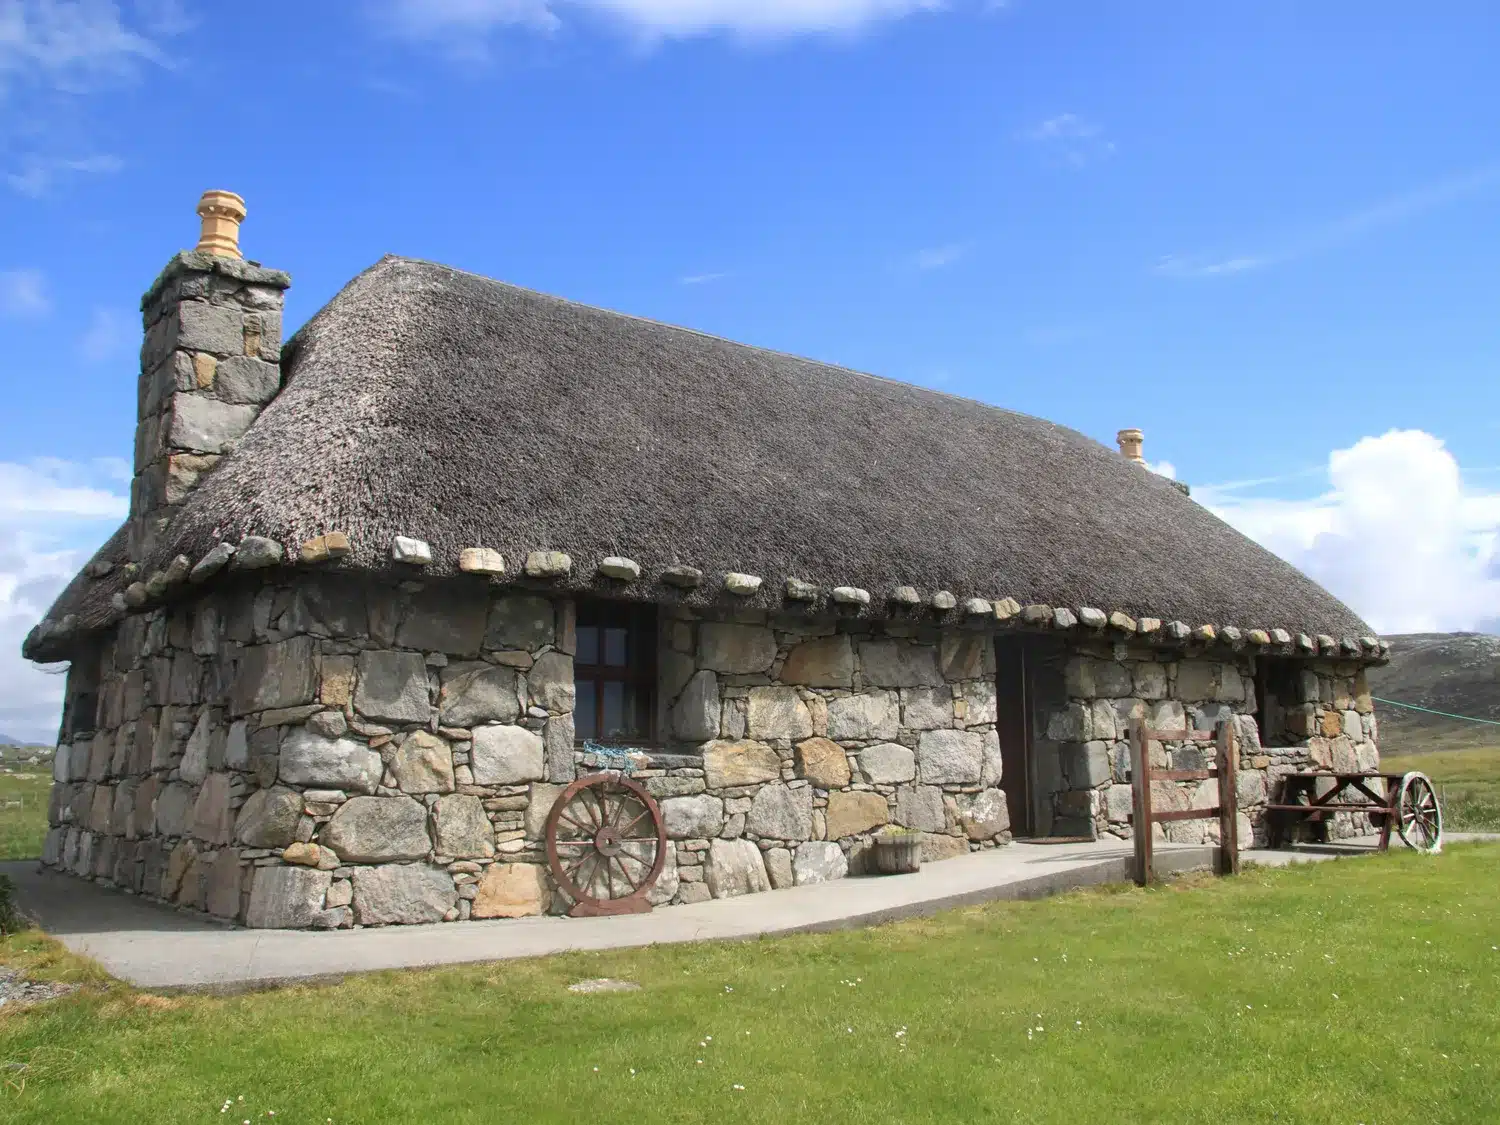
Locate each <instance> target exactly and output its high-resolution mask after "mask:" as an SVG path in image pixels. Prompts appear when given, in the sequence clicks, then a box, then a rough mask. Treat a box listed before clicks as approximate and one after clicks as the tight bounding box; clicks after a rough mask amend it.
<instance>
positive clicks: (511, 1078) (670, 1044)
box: [0, 845, 1500, 1125]
mask: <svg viewBox="0 0 1500 1125" xmlns="http://www.w3.org/2000/svg"><path fill="white" fill-rule="evenodd" d="M1497 886H1500V846H1495V845H1468V846H1457V847H1452V848H1450V849H1448V851H1447V852H1446V853H1445V854H1444V855H1441V856H1438V857H1426V856H1418V855H1414V854H1411V853H1393V854H1391V855H1388V856H1384V857H1378V858H1371V859H1358V860H1340V861H1336V862H1331V863H1324V864H1319V865H1316V866H1312V865H1309V866H1305V867H1299V868H1294V869H1290V870H1280V871H1268V870H1262V869H1251V870H1249V871H1248V872H1247V873H1246V874H1244V875H1242V876H1240V877H1239V878H1237V879H1232V880H1228V879H1227V880H1212V879H1208V878H1206V877H1205V878H1197V879H1194V880H1193V881H1192V883H1191V884H1190V885H1181V884H1179V885H1176V886H1168V887H1160V888H1154V889H1152V890H1150V891H1140V890H1136V889H1134V888H1124V889H1122V888H1116V889H1109V890H1105V891H1095V892H1087V893H1076V894H1072V895H1068V896H1064V897H1061V898H1055V899H1050V900H1046V901H1041V902H1033V903H1006V904H996V905H992V906H987V907H976V908H971V909H966V910H960V911H954V912H951V913H948V914H945V915H942V916H940V917H937V918H934V919H928V920H923V921H913V922H907V923H901V924H897V925H892V926H886V927H882V928H877V929H871V930H862V931H857V932H851V933H843V934H830V935H808V936H798V937H792V938H784V939H780V940H766V941H758V942H740V943H726V944H711V945H694V946H671V947H664V948H657V949H645V950H633V951H621V952H611V953H600V954H568V955H564V956H559V957H553V958H547V959H541V960H533V961H518V962H501V963H496V964H491V965H480V966H469V967H459V968H451V969H439V970H430V971H420V972H407V973H382V974H376V975H370V976H362V977H356V978H351V979H349V980H347V981H346V982H344V983H342V984H337V985H330V986H324V987H299V988H289V989H283V990H280V991H273V992H265V993H256V994H247V995H240V996H233V997H203V996H178V997H158V996H151V995H146V994H142V993H138V992H135V991H132V990H130V989H127V988H124V987H123V986H119V985H107V984H100V983H97V981H98V977H97V976H96V975H95V976H92V977H91V975H90V970H89V968H88V967H87V965H86V964H83V963H80V962H77V961H75V960H73V959H71V958H68V957H66V956H64V955H60V954H59V953H58V952H57V950H56V947H55V946H51V945H49V944H48V942H47V941H46V940H45V939H43V938H40V937H25V936H23V937H20V938H12V939H10V940H9V942H8V944H5V945H0V960H9V961H10V962H11V963H12V964H16V965H18V966H19V965H28V964H29V965H34V966H35V967H34V968H32V969H31V970H30V971H31V972H33V974H34V975H38V976H45V975H60V976H68V975H72V976H73V977H74V978H75V979H82V980H84V981H85V982H88V981H90V980H93V981H95V982H96V983H93V984H88V983H86V985H85V988H84V989H83V990H81V991H80V992H79V993H77V994H74V995H73V996H71V997H68V998H66V999H63V1000H60V1001H55V1002H52V1003H50V1004H48V1005H45V1006H41V1007H38V1008H34V1009H32V1010H30V1011H27V1012H23V1013H15V1012H9V1013H7V1012H5V1011H4V1010H0V1081H3V1082H6V1083H8V1089H7V1090H6V1091H5V1093H4V1094H3V1095H0V1117H3V1118H4V1119H5V1120H6V1121H12V1122H17V1123H20V1122H61V1121H67V1122H101V1121H110V1122H116V1121H118V1122H146V1121H149V1122H153V1123H166V1122H224V1121H235V1122H241V1121H246V1120H249V1121H255V1122H259V1123H264V1122H268V1121H272V1120H274V1121H276V1122H289V1123H295V1125H301V1123H313V1125H326V1122H328V1121H330V1120H331V1121H333V1122H338V1123H341V1125H342V1123H346V1122H380V1123H390V1122H486V1123H489V1122H494V1121H502V1122H518V1123H529V1122H570V1123H576V1122H586V1123H588V1125H606V1123H610V1122H632V1123H648V1122H650V1123H654V1122H670V1123H676V1122H683V1123H686V1122H715V1123H726V1125H732V1123H736V1122H767V1123H776V1125H788V1123H800V1122H819V1123H828V1125H841V1123H858V1125H872V1123H873V1125H881V1123H885V1122H902V1123H906V1122H912V1123H938V1122H942V1123H945V1125H946V1123H953V1122H961V1123H979V1122H1027V1123H1049V1122H1056V1123H1063V1125H1083V1123H1087V1122H1096V1121H1104V1122H1202V1121H1210V1122H1215V1123H1220V1122H1241V1121H1244V1122H1273V1121H1275V1122H1320V1123H1321V1122H1338V1123H1348V1125H1356V1123H1359V1122H1364V1123H1366V1125H1386V1123H1395V1122H1405V1121H1422V1122H1464V1123H1473V1122H1481V1121H1485V1122H1488V1121H1500V1055H1497V1054H1496V1051H1495V1044H1496V1043H1497V1042H1500V895H1496V893H1495V888H1496V887H1497ZM162 940H163V941H169V940H171V938H170V936H168V935H163V937H162ZM331 940H337V938H331ZM596 976H611V977H622V978H626V979H629V980H633V981H638V982H639V983H640V984H641V985H642V989H641V991H639V992H631V993H616V994H604V995H577V994H572V993H569V992H568V991H567V987H566V986H567V985H568V984H569V983H570V982H573V981H577V980H579V979H582V978H588V977H596ZM710 1037H711V1038H710ZM700 1060H701V1061H700ZM17 1064H24V1069H21V1068H20V1067H18V1066H17ZM241 1095H243V1097H244V1101H243V1102H241V1101H239V1100H238V1099H239V1098H240V1096H241ZM226 1099H231V1100H232V1104H231V1107H230V1109H229V1111H228V1112H227V1113H225V1114H221V1113H220V1108H221V1106H223V1104H224V1102H225V1100H226ZM272 1110H274V1111H275V1117H274V1118H271V1117H269V1116H266V1114H267V1113H268V1112H269V1111H272Z"/></svg>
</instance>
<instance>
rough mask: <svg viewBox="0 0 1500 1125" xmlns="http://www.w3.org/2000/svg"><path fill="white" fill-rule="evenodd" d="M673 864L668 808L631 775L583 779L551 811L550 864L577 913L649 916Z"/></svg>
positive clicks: (575, 914)
mask: <svg viewBox="0 0 1500 1125" xmlns="http://www.w3.org/2000/svg"><path fill="white" fill-rule="evenodd" d="M666 862H667V829H666V826H665V825H664V824H663V823H662V819H661V809H660V808H658V807H657V804H656V801H655V800H654V799H653V798H652V796H651V794H650V793H648V792H646V790H645V788H644V787H643V786H641V785H640V784H639V783H638V782H635V781H632V780H630V778H628V777H624V776H622V775H620V774H618V773H613V772H606V773H594V774H589V775H588V776H587V777H580V778H579V779H578V780H577V781H575V782H573V784H571V785H569V786H568V787H567V788H566V789H564V790H563V791H562V793H561V794H560V795H559V796H558V798H557V801H556V802H555V803H554V804H553V806H552V811H551V812H549V813H548V814H547V863H548V864H549V865H550V866H551V868H552V877H553V878H554V879H556V880H557V885H558V886H559V887H561V888H562V889H563V891H564V892H566V894H567V895H568V897H569V898H571V899H572V900H573V908H572V909H571V910H569V911H568V913H569V914H571V915H573V916H574V917H597V916H600V915H608V914H644V913H646V912H647V911H649V910H650V909H651V903H650V902H649V901H648V900H647V898H646V896H647V895H648V894H650V893H651V888H652V887H654V886H655V885H656V880H657V878H658V877H659V876H660V875H661V869H662V867H663V866H664V865H665V864H666Z"/></svg>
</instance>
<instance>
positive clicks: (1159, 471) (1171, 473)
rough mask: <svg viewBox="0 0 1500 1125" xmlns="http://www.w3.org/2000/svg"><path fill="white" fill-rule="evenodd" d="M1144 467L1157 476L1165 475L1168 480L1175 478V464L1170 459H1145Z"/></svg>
mask: <svg viewBox="0 0 1500 1125" xmlns="http://www.w3.org/2000/svg"><path fill="white" fill-rule="evenodd" d="M1146 468H1148V469H1150V470H1151V471H1152V472H1153V473H1155V474H1156V475H1157V476H1159V477H1166V478H1167V479H1168V480H1176V479H1177V466H1176V465H1174V464H1172V462H1170V461H1147V462H1146Z"/></svg>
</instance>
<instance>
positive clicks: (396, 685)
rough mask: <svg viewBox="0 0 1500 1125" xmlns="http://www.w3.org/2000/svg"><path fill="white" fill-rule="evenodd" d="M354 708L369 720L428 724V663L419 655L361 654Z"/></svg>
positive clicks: (407, 653)
mask: <svg viewBox="0 0 1500 1125" xmlns="http://www.w3.org/2000/svg"><path fill="white" fill-rule="evenodd" d="M354 706H355V708H356V709H357V710H358V711H359V713H360V714H362V715H364V716H365V717H366V718H370V719H375V720H377V721H384V722H392V723H425V722H426V721H427V717H428V712H429V706H428V702H427V663H426V661H425V660H424V659H423V657H422V654H421V653H420V652H382V651H365V652H361V653H360V654H359V684H358V687H356V688H355V691H354Z"/></svg>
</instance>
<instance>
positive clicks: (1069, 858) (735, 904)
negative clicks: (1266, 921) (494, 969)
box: [0, 837, 1500, 990]
mask: <svg viewBox="0 0 1500 1125" xmlns="http://www.w3.org/2000/svg"><path fill="white" fill-rule="evenodd" d="M1454 838H1455V839H1456V838H1457V837H1454ZM1493 838H1496V839H1500V837H1493ZM1373 844H1374V840H1373V837H1372V838H1371V839H1370V840H1368V841H1357V842H1353V843H1351V844H1341V845H1338V846H1329V847H1313V846H1304V847H1300V848H1297V849H1293V850H1288V851H1264V850H1253V851H1247V852H1245V853H1243V854H1244V858H1245V859H1246V860H1248V861H1253V862H1256V863H1263V864H1272V865H1278V866H1279V865H1283V864H1287V863H1295V862H1305V861H1311V860H1319V859H1331V858H1335V857H1336V856H1340V855H1360V854H1371V853H1373V852H1374V850H1375V849H1374V846H1373ZM1156 855H1157V863H1158V866H1159V868H1160V869H1161V870H1162V871H1163V872H1172V871H1183V870H1189V869H1192V868H1195V867H1203V866H1206V865H1207V864H1209V863H1210V862H1211V861H1212V850H1211V849H1209V848H1205V847H1192V846H1181V845H1177V846H1174V845H1160V844H1159V845H1158V846H1157V853H1156ZM1132 858H1133V853H1132V851H1131V849H1130V847H1129V845H1127V844H1121V843H1120V842H1118V841H1113V842H1098V843H1092V844H1046V845H1043V844H1012V845H1010V846H1009V847H1005V848H997V849H995V850H993V851H986V852H978V853H974V854H971V855H967V856H960V857H958V858H956V859H950V860H946V861H944V862H942V863H935V864H932V865H930V866H928V867H924V868H923V869H922V870H921V871H920V872H919V873H917V874H915V875H891V876H883V877H877V876H865V877H860V878H850V879H841V880H838V881H836V882H833V883H825V884H821V885H818V886H809V887H795V888H790V889H788V890H783V891H771V892H768V893H765V894H758V895H749V896H746V897H743V898H730V899H717V900H714V901H711V902H704V903H697V904H694V905H692V906H673V907H667V908H664V909H660V910H658V911H656V912H655V913H653V914H642V915H633V916H627V917H622V918H555V917H546V918H520V919H506V920H497V921H485V922H450V923H443V924H437V925H429V926H388V927H374V928H369V929H355V930H334V931H326V932H314V931H302V930H296V931H292V930H247V929H243V928H240V927H238V926H232V925H228V924H224V923H217V922H213V921H210V920H208V919H207V918H205V917H204V916H203V915H201V914H189V913H186V912H182V911H176V910H172V909H170V908H168V907H164V906H161V905H159V904H156V903H152V902H147V901H145V900H143V899H141V898H138V897H136V896H133V895H127V894H124V893H122V892H120V891H116V890H113V889H111V888H107V887H101V886H98V885H96V884H90V883H83V882H80V881H79V880H76V879H72V878H68V877H66V876H61V875H54V874H50V873H45V872H41V871H39V870H38V869H37V866H36V864H35V863H34V862H22V863H6V864H0V873H3V874H6V875H9V876H10V877H11V879H13V880H14V881H15V884H16V889H17V892H18V897H19V900H20V903H21V906H22V908H23V909H24V910H26V912H27V913H29V914H30V915H31V916H33V917H34V918H36V919H37V920H38V921H39V922H40V924H41V926H42V928H43V929H45V930H46V931H47V932H48V933H50V934H52V935H53V936H55V937H56V938H58V939H59V940H60V941H62V943H63V944H64V945H66V946H67V947H68V948H69V949H70V950H72V951H73V952H74V953H79V954H82V955H84V956H87V957H92V958H93V959H94V960H96V961H98V962H99V963H100V964H101V965H102V966H103V967H104V968H105V969H106V970H107V971H108V972H110V973H111V974H113V975H114V976H116V977H119V978H120V979H122V980H125V981H128V982H130V983H131V984H134V985H137V986H138V987H141V988H156V989H171V988H183V989H215V990H220V989H225V990H227V989H235V988H245V987H257V986H267V985H272V984H277V983H282V982H288V981H295V980H315V979H328V978H336V977H338V976H341V975H343V974H345V973H357V972H368V971H371V970H376V969H399V968H415V967H420V966H429V965H451V964H458V963H462V962H470V961H496V960H503V959H506V958H511V957H536V956H541V955H544V954H549V953H561V952H564V951H567V950H573V949H618V948H624V947H629V946H642V945H654V944H661V943H669V942H686V941H705V940H724V939H734V938H752V937H759V936H762V935H767V934H787V933H798V932H808V931H817V930H836V929H846V928H850V927H854V926H866V925H874V924H877V923H880V922H889V921H894V920H896V919H900V918H909V917H914V916H917V915H925V914H932V913H935V912H937V911H939V910H944V909H948V908H950V907H955V906H966V905H972V904H974V903H981V902H990V901H994V900H997V899H1019V898H1040V897H1042V896H1045V895H1049V894H1055V893H1057V892H1059V891H1064V890H1068V889H1071V888H1074V887H1082V886H1091V885H1096V884H1101V883H1120V882H1126V881H1128V880H1129V878H1130V868H1131V863H1132Z"/></svg>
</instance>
